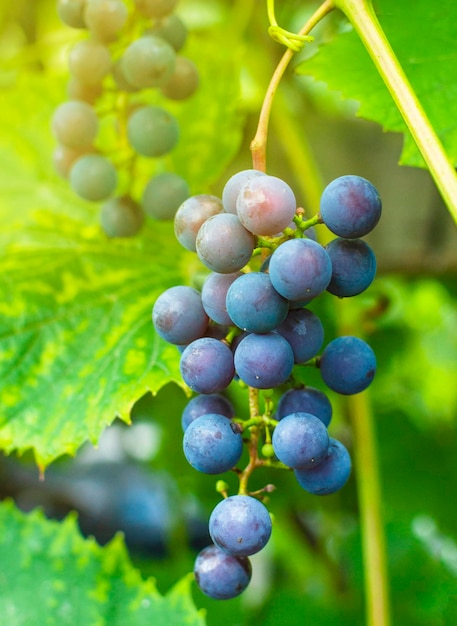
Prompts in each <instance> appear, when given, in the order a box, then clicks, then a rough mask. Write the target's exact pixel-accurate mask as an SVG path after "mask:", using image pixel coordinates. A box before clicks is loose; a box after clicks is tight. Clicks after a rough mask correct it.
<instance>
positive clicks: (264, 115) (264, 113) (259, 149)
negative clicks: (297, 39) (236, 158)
mask: <svg viewBox="0 0 457 626" xmlns="http://www.w3.org/2000/svg"><path fill="white" fill-rule="evenodd" d="M334 8H335V7H334V4H333V2H331V1H330V0H326V1H325V2H324V3H323V4H322V5H321V6H320V7H319V8H318V9H317V11H315V13H313V15H312V16H311V17H310V18H309V20H308V21H307V22H306V24H305V25H304V26H303V27H302V28H301V30H300V31H299V33H298V34H299V36H307V35H308V34H309V33H310V32H311V30H312V29H313V28H314V26H316V24H318V23H319V22H320V21H321V20H322V19H323V18H324V17H325V16H326V15H327V13H329V12H330V11H332V10H333V9H334ZM293 56H294V50H292V49H291V48H288V49H287V50H286V51H285V52H284V54H283V56H282V57H281V60H280V61H279V63H278V65H277V67H276V69H275V71H274V73H273V76H272V77H271V80H270V84H269V85H268V87H267V91H266V94H265V98H264V100H263V104H262V109H261V111H260V116H259V123H258V125H257V131H256V134H255V136H254V139H253V140H252V142H251V154H252V166H253V168H254V169H256V170H260V171H261V172H265V171H266V168H267V156H266V154H267V138H268V124H269V120H270V113H271V107H272V105H273V100H274V97H275V94H276V91H277V89H278V86H279V83H280V82H281V79H282V77H283V76H284V72H285V71H286V69H287V66H288V65H289V63H290V61H291V59H292V57H293Z"/></svg>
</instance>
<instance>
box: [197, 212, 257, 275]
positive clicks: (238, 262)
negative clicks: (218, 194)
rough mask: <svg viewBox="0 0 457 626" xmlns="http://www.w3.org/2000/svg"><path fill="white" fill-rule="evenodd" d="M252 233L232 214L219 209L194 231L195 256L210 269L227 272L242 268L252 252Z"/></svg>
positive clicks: (254, 241)
mask: <svg viewBox="0 0 457 626" xmlns="http://www.w3.org/2000/svg"><path fill="white" fill-rule="evenodd" d="M255 243H256V240H255V237H254V235H252V234H251V233H250V232H249V231H248V230H246V229H245V228H244V226H243V225H242V224H241V222H240V220H239V219H238V218H237V216H236V215H231V214H230V213H220V214H218V215H214V216H213V217H210V218H209V219H207V220H206V222H204V223H203V224H202V226H201V227H200V230H199V231H198V234H197V240H196V242H195V247H196V249H197V254H198V258H199V259H200V261H201V262H202V263H203V264H204V265H206V267H208V268H209V269H210V270H212V271H213V272H218V273H219V274H231V273H232V272H236V271H238V270H240V269H241V268H243V267H244V266H245V265H246V263H247V262H248V261H249V259H250V258H251V256H252V252H253V251H254V247H255Z"/></svg>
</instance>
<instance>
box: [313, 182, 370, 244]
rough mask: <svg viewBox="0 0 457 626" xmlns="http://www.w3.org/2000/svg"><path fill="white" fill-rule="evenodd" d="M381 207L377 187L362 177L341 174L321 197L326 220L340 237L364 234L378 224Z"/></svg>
mask: <svg viewBox="0 0 457 626" xmlns="http://www.w3.org/2000/svg"><path fill="white" fill-rule="evenodd" d="M381 210H382V203H381V198H380V197H379V193H378V191H377V189H376V188H375V187H374V186H373V185H372V184H371V183H370V182H369V181H368V180H366V179H365V178H362V177H361V176H352V175H348V176H340V177H339V178H336V179H335V180H333V181H332V182H331V183H329V184H328V185H327V187H326V188H325V189H324V191H323V193H322V196H321V203H320V214H321V217H322V220H323V222H324V224H325V225H326V226H327V228H329V229H330V230H331V231H332V232H333V233H335V235H338V236H339V237H346V238H348V239H354V238H357V237H363V235H366V234H367V233H369V232H370V231H371V230H373V228H374V227H375V226H376V224H377V223H378V221H379V218H380V217H381Z"/></svg>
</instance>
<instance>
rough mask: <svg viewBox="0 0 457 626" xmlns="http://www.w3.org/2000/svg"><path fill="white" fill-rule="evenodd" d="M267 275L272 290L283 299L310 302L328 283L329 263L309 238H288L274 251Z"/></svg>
mask: <svg viewBox="0 0 457 626" xmlns="http://www.w3.org/2000/svg"><path fill="white" fill-rule="evenodd" d="M269 273H270V279H271V282H272V284H273V287H274V288H275V289H276V291H277V292H278V293H280V294H281V295H282V296H283V297H284V298H287V299H288V300H310V299H311V298H314V297H315V296H317V295H318V294H320V293H321V292H322V291H324V289H325V288H326V287H327V285H328V284H329V282H330V279H331V277H332V262H331V261H330V257H329V255H328V254H327V251H326V250H325V249H324V248H323V247H322V246H321V245H320V244H318V243H316V242H315V241H312V239H291V240H290V241H285V242H284V243H283V244H281V245H280V246H279V248H276V250H275V251H274V252H273V254H272V256H271V260H270V266H269Z"/></svg>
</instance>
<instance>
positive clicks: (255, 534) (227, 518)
mask: <svg viewBox="0 0 457 626" xmlns="http://www.w3.org/2000/svg"><path fill="white" fill-rule="evenodd" d="M271 529H272V525H271V517H270V514H269V513H268V510H267V508H266V507H265V505H264V504H262V503H261V502H260V501H259V500H257V499H256V498H252V497H251V496H230V497H229V498H225V500H222V501H221V502H219V504H218V505H217V506H216V507H215V508H214V510H213V512H212V513H211V516H210V518H209V534H210V536H211V539H212V540H213V542H214V544H215V545H216V546H217V547H218V548H220V549H221V550H223V551H224V552H227V554H231V555H232V556H250V555H251V554H256V553H257V552H260V550H262V548H264V547H265V546H266V545H267V543H268V540H269V539H270V536H271Z"/></svg>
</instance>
